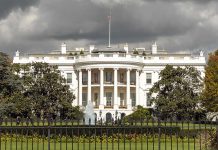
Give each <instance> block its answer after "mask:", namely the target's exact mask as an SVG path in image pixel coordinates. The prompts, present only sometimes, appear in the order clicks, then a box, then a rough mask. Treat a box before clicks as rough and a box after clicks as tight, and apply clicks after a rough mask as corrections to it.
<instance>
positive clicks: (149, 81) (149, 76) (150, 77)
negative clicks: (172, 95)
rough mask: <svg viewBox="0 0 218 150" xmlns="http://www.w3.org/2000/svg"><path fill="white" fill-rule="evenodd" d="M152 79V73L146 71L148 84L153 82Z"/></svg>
mask: <svg viewBox="0 0 218 150" xmlns="http://www.w3.org/2000/svg"><path fill="white" fill-rule="evenodd" d="M151 79H152V74H151V73H146V83H147V84H151Z"/></svg>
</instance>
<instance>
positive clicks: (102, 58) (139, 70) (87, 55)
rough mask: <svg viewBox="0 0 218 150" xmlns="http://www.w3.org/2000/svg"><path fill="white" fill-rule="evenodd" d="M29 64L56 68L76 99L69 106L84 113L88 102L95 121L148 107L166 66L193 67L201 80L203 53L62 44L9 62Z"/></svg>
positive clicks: (17, 54)
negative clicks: (192, 53)
mask: <svg viewBox="0 0 218 150" xmlns="http://www.w3.org/2000/svg"><path fill="white" fill-rule="evenodd" d="M133 53H134V54H133ZM137 53H138V54H137ZM31 62H46V63H49V64H51V65H57V66H58V68H59V70H60V71H61V73H62V75H63V76H64V77H65V78H66V82H67V84H69V86H70V88H71V90H72V93H73V94H74V95H75V97H76V99H75V100H74V102H73V105H74V106H77V105H78V106H80V107H81V109H83V110H84V108H85V106H86V105H87V103H88V102H89V101H91V102H92V103H93V105H94V112H95V114H96V116H97V119H100V118H102V119H103V120H106V119H111V118H122V117H123V116H125V115H129V114H130V113H132V112H133V109H134V108H135V107H136V106H137V105H141V106H143V107H146V108H150V107H152V104H151V103H150V100H149V96H148V92H149V89H150V88H151V87H152V85H153V84H154V83H155V82H157V81H158V79H159V73H160V71H161V70H163V69H164V68H165V66H166V65H167V64H169V65H173V66H180V67H183V66H193V67H196V68H197V70H199V71H200V72H201V76H202V77H204V66H205V64H206V60H205V57H204V55H203V52H200V53H199V54H197V55H191V54H176V53H167V52H166V51H163V50H158V47H157V45H156V43H155V44H153V45H152V48H151V49H150V50H146V49H145V48H136V49H134V50H129V48H128V45H127V44H126V45H124V47H123V48H122V49H113V48H106V49H96V48H95V47H94V46H90V48H89V49H88V50H86V49H84V48H76V49H74V50H68V49H67V46H66V44H65V43H63V44H62V45H61V49H60V50H58V51H54V52H52V53H49V54H29V55H28V56H25V57H24V56H20V54H19V52H18V51H17V52H16V55H15V57H14V59H13V63H20V64H26V63H31Z"/></svg>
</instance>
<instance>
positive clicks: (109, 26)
mask: <svg viewBox="0 0 218 150" xmlns="http://www.w3.org/2000/svg"><path fill="white" fill-rule="evenodd" d="M108 24H109V25H108V48H111V8H110V15H109V16H108Z"/></svg>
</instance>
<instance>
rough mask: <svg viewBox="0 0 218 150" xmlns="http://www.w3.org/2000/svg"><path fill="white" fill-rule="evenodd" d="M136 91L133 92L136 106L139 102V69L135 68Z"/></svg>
mask: <svg viewBox="0 0 218 150" xmlns="http://www.w3.org/2000/svg"><path fill="white" fill-rule="evenodd" d="M135 88H136V91H135V94H136V106H137V105H140V104H139V70H136V86H135Z"/></svg>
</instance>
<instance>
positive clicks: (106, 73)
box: [105, 71, 112, 83]
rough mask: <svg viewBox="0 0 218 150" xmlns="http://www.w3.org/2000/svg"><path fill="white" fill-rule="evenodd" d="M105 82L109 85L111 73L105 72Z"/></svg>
mask: <svg viewBox="0 0 218 150" xmlns="http://www.w3.org/2000/svg"><path fill="white" fill-rule="evenodd" d="M105 81H106V82H109V83H111V82H112V72H108V71H107V72H105Z"/></svg>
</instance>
